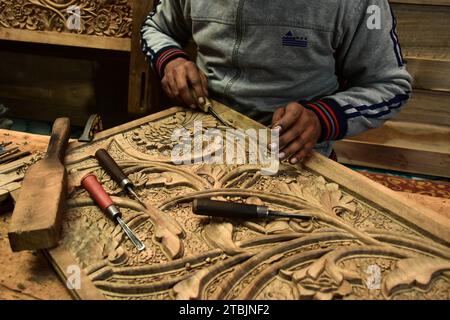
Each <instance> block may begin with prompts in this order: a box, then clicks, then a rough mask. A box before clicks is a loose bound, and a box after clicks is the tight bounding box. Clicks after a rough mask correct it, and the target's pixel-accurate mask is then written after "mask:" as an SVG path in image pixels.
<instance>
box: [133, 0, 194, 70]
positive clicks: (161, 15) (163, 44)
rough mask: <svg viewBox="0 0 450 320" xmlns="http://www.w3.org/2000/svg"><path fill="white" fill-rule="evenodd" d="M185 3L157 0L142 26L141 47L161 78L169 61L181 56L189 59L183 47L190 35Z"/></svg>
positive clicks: (179, 0)
mask: <svg viewBox="0 0 450 320" xmlns="http://www.w3.org/2000/svg"><path fill="white" fill-rule="evenodd" d="M182 2H183V1H182V0H158V1H157V3H156V5H155V8H154V9H153V10H152V11H151V12H150V14H149V15H148V16H147V19H146V20H145V22H144V25H143V27H142V29H141V44H142V50H143V52H144V54H145V55H146V56H147V57H148V58H149V59H150V62H151V65H152V67H153V69H154V70H155V71H156V73H157V74H158V75H159V76H160V77H161V78H162V77H163V76H164V68H165V66H166V65H167V63H169V62H170V61H172V60H174V59H176V58H179V57H183V58H185V59H189V57H188V55H187V54H186V52H185V51H184V50H182V47H183V46H185V45H186V44H187V42H188V40H189V39H190V37H191V28H190V26H189V24H188V23H187V22H186V19H185V17H184V14H183V3H182Z"/></svg>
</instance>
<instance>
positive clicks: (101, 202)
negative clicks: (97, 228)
mask: <svg viewBox="0 0 450 320" xmlns="http://www.w3.org/2000/svg"><path fill="white" fill-rule="evenodd" d="M81 185H82V186H83V188H85V189H86V191H87V192H88V193H89V194H90V195H91V197H92V199H93V200H94V201H95V203H96V204H97V205H98V206H99V207H100V208H101V209H102V210H103V212H105V213H106V214H107V215H108V217H109V218H110V219H112V220H114V221H117V222H118V223H119V225H120V226H121V227H122V229H123V231H124V232H125V233H126V235H127V236H128V238H130V240H131V242H133V244H134V245H135V246H136V248H137V249H138V250H139V251H142V250H144V249H145V245H144V243H143V242H142V241H141V240H139V238H138V237H137V236H136V235H135V234H134V232H133V231H132V230H131V229H130V228H129V227H128V226H127V224H126V223H125V222H124V221H123V220H122V213H121V212H120V210H119V208H118V207H117V206H116V205H115V204H114V202H113V201H112V199H111V198H110V196H109V195H108V194H107V193H106V191H105V189H103V187H102V185H101V184H100V182H98V180H97V177H96V176H95V175H94V174H88V175H86V176H85V177H83V178H82V179H81Z"/></svg>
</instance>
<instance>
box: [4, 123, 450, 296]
mask: <svg viewBox="0 0 450 320" xmlns="http://www.w3.org/2000/svg"><path fill="white" fill-rule="evenodd" d="M0 141H13V142H14V143H15V144H17V145H19V146H21V148H22V149H24V150H30V151H31V152H43V151H45V149H46V144H47V141H48V137H45V136H38V135H32V134H24V133H20V132H13V131H7V130H0ZM403 196H407V197H408V198H409V199H410V200H416V201H419V202H421V203H422V204H424V205H426V206H427V207H429V208H433V209H434V210H435V211H437V212H439V213H441V214H443V215H446V216H448V217H449V216H450V200H446V199H442V198H432V197H427V196H420V195H414V194H404V195H403ZM10 218H11V212H10V211H9V212H4V213H2V214H0V300H1V299H70V298H71V296H70V295H69V293H68V291H67V290H66V288H65V286H64V284H63V283H62V281H61V280H60V279H59V278H58V277H57V275H56V273H55V272H54V271H53V269H52V267H51V266H50V264H49V263H48V262H47V260H46V259H45V258H44V257H43V256H41V255H40V254H37V253H31V252H22V253H12V251H11V249H10V247H9V242H8V238H7V228H8V224H9V221H10Z"/></svg>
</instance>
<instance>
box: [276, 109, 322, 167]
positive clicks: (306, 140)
mask: <svg viewBox="0 0 450 320" xmlns="http://www.w3.org/2000/svg"><path fill="white" fill-rule="evenodd" d="M272 129H273V130H277V129H278V130H280V140H279V150H280V154H279V157H280V159H286V158H289V157H291V159H290V162H291V163H292V164H296V163H298V162H302V161H303V160H304V159H305V157H307V156H309V155H310V154H311V151H312V150H313V148H314V146H315V145H316V143H317V141H318V140H319V138H320V135H321V133H322V127H321V125H320V121H319V119H318V118H317V116H316V114H315V113H314V112H313V111H311V110H309V109H306V108H305V107H303V106H302V105H301V104H299V103H297V102H293V103H290V104H288V105H287V106H286V107H281V108H278V109H277V110H276V111H275V113H274V114H273V118H272ZM272 147H276V146H272Z"/></svg>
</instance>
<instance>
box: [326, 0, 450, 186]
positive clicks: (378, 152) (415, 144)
mask: <svg viewBox="0 0 450 320" xmlns="http://www.w3.org/2000/svg"><path fill="white" fill-rule="evenodd" d="M391 3H395V4H393V6H392V7H393V9H394V12H395V15H396V17H397V20H398V33H399V39H400V44H401V46H402V50H403V54H404V56H405V60H406V62H407V70H408V71H409V72H410V73H411V75H412V76H413V78H414V82H413V86H414V90H413V94H412V99H411V101H410V102H408V104H407V105H406V106H405V107H404V108H403V109H402V110H401V112H400V113H399V114H398V115H397V116H396V117H394V118H393V119H392V120H390V121H388V122H386V124H385V125H384V126H383V127H381V128H378V129H375V130H370V131H367V132H365V133H363V134H361V135H359V136H356V137H350V138H347V139H344V140H343V141H339V142H337V143H336V144H335V149H336V152H337V154H338V159H339V161H340V162H342V163H346V164H354V165H362V166H370V167H377V168H383V169H391V170H399V171H406V172H414V173H422V174H431V175H437V176H444V177H449V176H450V170H449V168H450V143H449V141H450V94H449V91H450V6H449V5H450V1H448V0H428V1H425V0H421V1H419V0H403V1H402V0H399V1H391ZM397 3H403V4H397ZM423 89H425V90H423Z"/></svg>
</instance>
